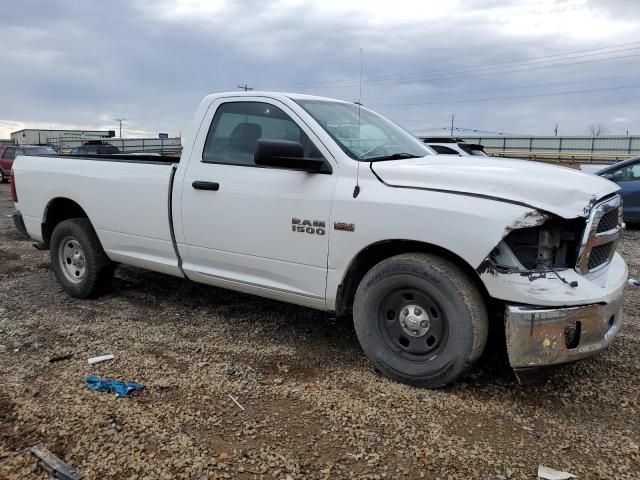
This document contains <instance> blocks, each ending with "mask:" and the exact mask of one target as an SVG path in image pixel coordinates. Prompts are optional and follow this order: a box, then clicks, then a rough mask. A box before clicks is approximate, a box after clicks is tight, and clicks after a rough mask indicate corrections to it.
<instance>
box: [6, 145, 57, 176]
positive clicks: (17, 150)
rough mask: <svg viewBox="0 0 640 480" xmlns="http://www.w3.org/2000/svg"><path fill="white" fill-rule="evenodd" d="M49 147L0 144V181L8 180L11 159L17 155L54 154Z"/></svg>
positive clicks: (11, 164) (11, 163)
mask: <svg viewBox="0 0 640 480" xmlns="http://www.w3.org/2000/svg"><path fill="white" fill-rule="evenodd" d="M55 154H56V152H55V150H53V149H52V148H51V147H42V146H39V145H0V182H2V183H4V182H6V181H8V180H9V176H10V174H11V167H12V166H13V159H14V158H16V157H17V156H18V155H55Z"/></svg>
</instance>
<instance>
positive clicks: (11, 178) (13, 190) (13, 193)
mask: <svg viewBox="0 0 640 480" xmlns="http://www.w3.org/2000/svg"><path fill="white" fill-rule="evenodd" d="M9 181H10V182H11V198H13V201H14V202H15V203H18V194H17V193H16V177H15V176H14V175H13V168H12V169H11V175H9Z"/></svg>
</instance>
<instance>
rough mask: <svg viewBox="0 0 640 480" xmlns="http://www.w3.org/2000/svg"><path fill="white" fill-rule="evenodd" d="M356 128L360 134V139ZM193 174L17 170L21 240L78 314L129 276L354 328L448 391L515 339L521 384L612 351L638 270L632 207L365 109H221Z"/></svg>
mask: <svg viewBox="0 0 640 480" xmlns="http://www.w3.org/2000/svg"><path fill="white" fill-rule="evenodd" d="M354 125H356V126H357V128H354ZM187 138H188V139H189V142H188V143H187V144H186V145H185V148H184V151H183V154H182V157H181V158H180V160H179V161H177V159H171V158H165V157H157V156H156V157H149V158H145V157H143V156H126V155H112V156H100V155H94V156H59V157H51V156H21V157H19V158H17V159H16V161H15V163H14V166H13V172H12V174H13V179H12V182H13V183H12V189H13V194H14V201H15V208H16V214H15V223H16V225H17V226H18V228H19V229H21V230H22V231H23V232H26V233H27V234H28V235H29V236H30V237H31V238H33V239H35V240H36V241H38V242H40V247H41V248H43V247H44V248H49V249H50V251H51V261H52V264H53V269H54V272H55V275H56V277H57V279H58V281H59V282H60V284H61V285H62V286H63V288H64V289H65V290H66V291H67V292H68V293H69V294H70V295H72V296H74V297H79V298H85V297H90V296H95V295H97V294H99V293H100V292H101V291H103V289H104V288H105V287H106V286H107V285H108V284H109V282H110V280H111V278H112V276H113V272H114V269H115V267H116V265H117V264H119V263H124V264H129V265H135V266H138V267H142V268H146V269H149V270H154V271H157V272H163V273H166V274H169V275H174V276H177V277H183V278H187V279H190V280H192V281H196V282H202V283H207V284H210V285H215V286H218V287H225V288H229V289H234V290H240V291H243V292H247V293H251V294H255V295H262V296H265V297H270V298H275V299H278V300H282V301H286V302H291V303H295V304H299V305H304V306H307V307H312V308H316V309H320V310H325V311H327V312H332V313H335V314H337V315H344V314H350V313H352V314H353V320H354V324H355V330H356V333H357V336H358V339H359V341H360V343H361V345H362V348H363V349H364V351H365V353H366V355H367V356H368V357H369V359H370V360H371V361H372V362H373V363H374V364H375V366H376V367H377V368H378V369H379V370H380V371H381V372H383V373H384V374H386V375H388V376H389V377H392V378H394V379H397V380H400V381H402V382H407V383H412V384H415V385H420V386H425V387H440V386H443V385H446V384H449V383H451V382H453V381H454V380H455V379H456V378H458V377H459V376H460V375H461V374H463V373H464V372H465V371H467V370H468V369H469V368H470V367H471V366H472V365H473V364H474V362H475V361H476V360H477V359H478V357H479V356H480V355H481V353H482V352H483V350H484V348H485V344H486V341H487V336H488V334H489V332H490V331H491V334H492V335H493V334H499V331H500V330H503V329H504V332H505V333H506V342H507V351H508V355H509V361H510V364H511V366H512V367H513V368H514V369H516V372H528V371H530V370H529V369H536V368H538V367H544V366H548V365H552V364H560V363H566V362H570V361H573V360H578V359H580V358H584V357H587V356H590V355H593V354H595V353H596V352H598V351H600V350H602V349H604V348H605V347H606V346H607V345H608V344H609V343H610V342H611V341H612V339H613V338H614V337H615V336H616V334H617V333H618V331H619V328H620V325H621V322H622V303H623V295H624V290H625V286H626V284H627V266H626V264H625V262H624V261H623V259H622V258H621V257H620V255H619V254H618V253H616V246H617V243H618V239H619V237H620V235H621V231H622V229H623V222H622V220H621V218H622V217H621V212H622V206H621V202H620V198H619V196H618V195H617V194H616V191H617V190H618V187H617V186H616V185H615V184H614V183H612V182H609V181H608V180H604V179H602V178H599V177H596V176H592V175H587V174H583V173H580V172H578V171H575V170H570V169H565V168H560V167H553V166H548V165H543V164H539V163H534V162H529V161H519V160H507V159H492V158H479V157H458V156H455V157H453V156H447V155H434V154H433V152H432V151H431V150H430V149H429V148H428V147H426V146H425V145H424V144H422V143H421V142H420V141H419V140H418V139H416V138H414V137H413V136H412V135H410V134H409V133H407V132H406V131H404V130H403V129H401V128H400V127H398V126H397V125H395V124H393V123H392V122H390V121H389V120H387V119H385V118H383V117H381V116H380V115H377V114H376V113H374V112H372V111H370V110H368V109H366V108H364V107H361V106H359V105H357V104H352V103H347V102H342V101H336V100H331V99H326V98H318V97H311V96H305V95H294V94H284V93H268V92H263V93H261V92H246V93H237V92H233V93H222V94H215V95H209V96H207V97H206V98H205V99H204V100H203V101H202V103H201V104H200V107H199V108H198V111H197V113H196V115H195V118H194V120H193V125H192V127H191V130H190V132H189V134H188V136H187Z"/></svg>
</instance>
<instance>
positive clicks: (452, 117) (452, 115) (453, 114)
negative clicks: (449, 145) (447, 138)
mask: <svg viewBox="0 0 640 480" xmlns="http://www.w3.org/2000/svg"><path fill="white" fill-rule="evenodd" d="M454 118H456V114H455V113H452V114H451V136H452V137H453V119H454Z"/></svg>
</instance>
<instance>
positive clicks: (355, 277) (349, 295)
mask: <svg viewBox="0 0 640 480" xmlns="http://www.w3.org/2000/svg"><path fill="white" fill-rule="evenodd" d="M412 252H421V253H432V254H434V255H438V256H440V257H442V258H445V259H447V260H449V261H451V262H453V263H455V264H456V265H458V266H459V267H460V268H462V269H463V270H464V271H465V272H466V273H467V274H468V275H469V278H471V280H472V281H473V282H474V283H475V284H476V286H477V287H478V289H479V290H480V292H481V293H482V295H483V297H484V298H485V300H487V299H489V294H488V292H487V290H486V288H485V286H484V284H483V283H482V281H481V280H480V277H479V276H478V273H477V272H476V271H475V270H474V269H473V268H472V267H471V266H470V265H469V264H468V263H467V262H466V261H464V260H463V259H462V258H460V257H459V256H458V255H456V254H455V253H453V252H450V251H449V250H447V249H445V248H442V247H438V246H436V245H431V244H429V243H423V242H416V241H410V240H387V241H382V242H378V243H374V244H373V245H369V246H368V247H366V248H364V249H363V250H361V251H360V253H358V255H357V256H356V258H354V259H353V260H352V262H351V264H350V265H349V268H348V270H347V273H346V274H345V276H344V278H343V280H342V283H341V284H340V285H339V286H338V294H337V298H336V315H338V316H342V315H345V314H349V313H350V312H351V311H352V309H353V299H354V297H355V295H356V290H357V289H358V285H359V284H360V282H361V281H362V279H363V278H364V276H365V275H366V273H367V272H368V271H369V270H371V268H373V267H374V266H375V265H376V264H378V263H380V262H381V261H382V260H385V259H387V258H390V257H393V256H395V255H400V254H402V253H412Z"/></svg>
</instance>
